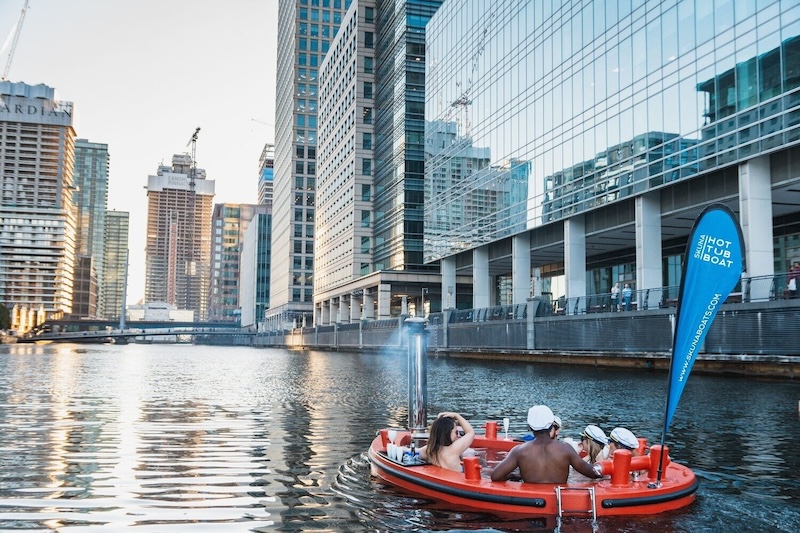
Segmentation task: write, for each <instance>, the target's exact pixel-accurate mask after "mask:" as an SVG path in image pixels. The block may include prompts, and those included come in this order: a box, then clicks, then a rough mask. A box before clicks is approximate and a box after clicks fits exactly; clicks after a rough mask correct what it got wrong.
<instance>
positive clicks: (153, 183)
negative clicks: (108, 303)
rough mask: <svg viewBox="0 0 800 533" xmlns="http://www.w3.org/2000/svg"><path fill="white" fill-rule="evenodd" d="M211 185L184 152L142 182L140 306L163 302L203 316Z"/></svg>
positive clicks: (207, 261) (206, 285)
mask: <svg viewBox="0 0 800 533" xmlns="http://www.w3.org/2000/svg"><path fill="white" fill-rule="evenodd" d="M213 199H214V181H213V180H208V179H206V171H205V170H203V169H200V168H196V167H195V164H194V162H193V161H192V157H191V156H190V155H188V154H176V155H174V156H173V157H172V166H171V167H170V166H166V165H159V167H158V172H157V174H156V175H155V176H148V180H147V245H146V248H145V253H146V262H147V265H146V274H147V275H146V278H145V289H144V299H145V303H146V304H147V303H152V302H164V303H167V304H171V305H174V306H176V307H177V308H178V309H180V310H190V311H193V312H194V316H195V319H197V320H201V321H204V320H206V318H207V316H208V284H209V279H210V278H209V274H210V266H211V211H212V207H213Z"/></svg>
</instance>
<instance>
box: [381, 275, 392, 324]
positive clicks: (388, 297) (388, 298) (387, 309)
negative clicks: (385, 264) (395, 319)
mask: <svg viewBox="0 0 800 533" xmlns="http://www.w3.org/2000/svg"><path fill="white" fill-rule="evenodd" d="M391 317H392V286H391V285H389V284H388V283H381V284H380V285H379V286H378V320H381V319H383V318H391Z"/></svg>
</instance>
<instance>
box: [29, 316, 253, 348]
mask: <svg viewBox="0 0 800 533" xmlns="http://www.w3.org/2000/svg"><path fill="white" fill-rule="evenodd" d="M175 335H178V336H198V335H208V336H214V337H219V336H233V335H239V336H241V335H245V336H247V335H252V333H250V332H247V331H242V329H241V328H240V327H239V324H238V323H236V322H167V321H160V322H155V321H148V322H145V321H141V322H132V323H130V324H129V326H128V327H124V328H122V329H120V327H119V323H112V322H108V321H101V320H51V321H47V322H45V323H44V324H42V325H41V326H39V327H38V328H36V329H35V330H33V331H31V332H29V333H28V334H26V335H22V336H20V337H17V342H89V343H98V342H118V343H120V344H122V343H125V342H127V341H128V340H130V339H131V338H136V337H154V336H161V337H163V336H175Z"/></svg>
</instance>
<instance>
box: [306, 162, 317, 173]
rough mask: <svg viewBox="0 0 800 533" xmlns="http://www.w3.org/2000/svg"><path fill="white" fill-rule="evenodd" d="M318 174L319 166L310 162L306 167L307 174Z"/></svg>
mask: <svg viewBox="0 0 800 533" xmlns="http://www.w3.org/2000/svg"><path fill="white" fill-rule="evenodd" d="M316 173H317V164H316V163H313V162H311V161H309V162H308V164H307V165H306V174H311V175H312V176H313V175H314V174H316Z"/></svg>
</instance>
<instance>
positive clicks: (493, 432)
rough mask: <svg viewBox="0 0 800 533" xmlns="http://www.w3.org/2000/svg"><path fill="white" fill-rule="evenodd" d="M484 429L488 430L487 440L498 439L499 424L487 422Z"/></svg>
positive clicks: (492, 421)
mask: <svg viewBox="0 0 800 533" xmlns="http://www.w3.org/2000/svg"><path fill="white" fill-rule="evenodd" d="M484 427H485V428H486V438H487V439H496V438H497V422H495V421H494V420H490V421H488V422H486V425H485V426H484Z"/></svg>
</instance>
